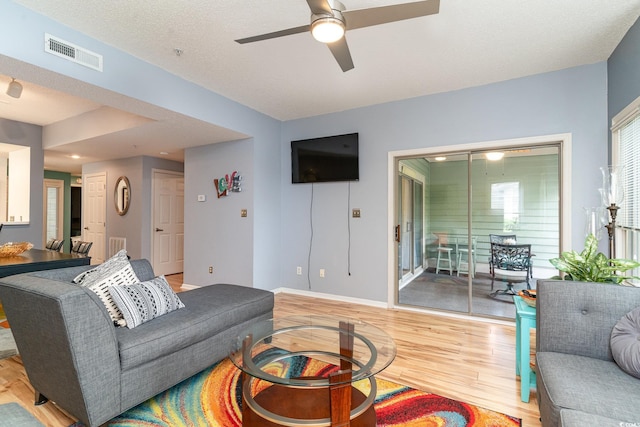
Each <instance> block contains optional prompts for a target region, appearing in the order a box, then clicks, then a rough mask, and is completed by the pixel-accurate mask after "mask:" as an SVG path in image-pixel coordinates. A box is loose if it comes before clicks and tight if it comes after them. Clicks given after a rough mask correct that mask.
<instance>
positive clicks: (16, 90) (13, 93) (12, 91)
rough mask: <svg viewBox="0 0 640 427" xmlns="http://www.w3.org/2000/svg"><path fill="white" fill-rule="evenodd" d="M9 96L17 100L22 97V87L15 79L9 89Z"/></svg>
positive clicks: (12, 79)
mask: <svg viewBox="0 0 640 427" xmlns="http://www.w3.org/2000/svg"><path fill="white" fill-rule="evenodd" d="M7 95H9V96H10V97H12V98H16V99H17V98H20V96H21V95H22V85H21V84H20V83H18V82H17V81H16V79H14V78H11V82H10V83H9V87H7Z"/></svg>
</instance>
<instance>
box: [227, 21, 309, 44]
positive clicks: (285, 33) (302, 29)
mask: <svg viewBox="0 0 640 427" xmlns="http://www.w3.org/2000/svg"><path fill="white" fill-rule="evenodd" d="M309 28H310V25H302V26H300V27H294V28H289V29H286V30H281V31H274V32H273V33H266V34H261V35H259V36H253V37H246V38H244V39H238V40H236V42H238V43H240V44H245V43H253V42H259V41H261V40H269V39H275V38H278V37H283V36H290V35H292V34H300V33H306V32H309Z"/></svg>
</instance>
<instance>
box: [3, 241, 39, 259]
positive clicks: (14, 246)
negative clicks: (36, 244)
mask: <svg viewBox="0 0 640 427" xmlns="http://www.w3.org/2000/svg"><path fill="white" fill-rule="evenodd" d="M31 248H33V244H31V243H29V242H18V243H12V242H9V243H5V244H4V245H0V257H1V258H8V257H12V256H17V255H20V254H21V253H22V252H24V251H28V250H29V249H31Z"/></svg>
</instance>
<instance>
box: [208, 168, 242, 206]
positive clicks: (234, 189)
mask: <svg viewBox="0 0 640 427" xmlns="http://www.w3.org/2000/svg"><path fill="white" fill-rule="evenodd" d="M213 185H215V187H216V192H217V193H218V199H219V198H220V197H224V196H228V195H229V193H239V192H241V191H242V175H239V174H238V171H233V173H232V174H231V176H229V174H226V175H225V176H224V177H222V178H216V179H214V180H213Z"/></svg>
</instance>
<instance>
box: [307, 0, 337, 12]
mask: <svg viewBox="0 0 640 427" xmlns="http://www.w3.org/2000/svg"><path fill="white" fill-rule="evenodd" d="M307 4H308V5H309V9H311V13H313V14H314V15H322V14H324V13H328V14H329V15H331V6H330V5H329V2H327V0H307Z"/></svg>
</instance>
